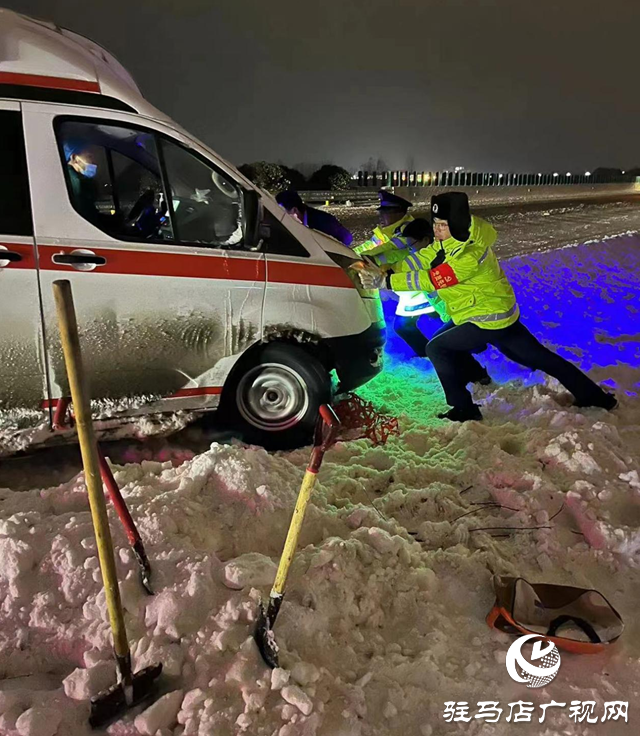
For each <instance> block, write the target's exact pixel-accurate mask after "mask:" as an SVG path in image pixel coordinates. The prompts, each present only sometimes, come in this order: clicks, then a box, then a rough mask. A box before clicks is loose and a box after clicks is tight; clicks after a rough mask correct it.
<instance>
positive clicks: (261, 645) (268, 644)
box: [253, 606, 280, 670]
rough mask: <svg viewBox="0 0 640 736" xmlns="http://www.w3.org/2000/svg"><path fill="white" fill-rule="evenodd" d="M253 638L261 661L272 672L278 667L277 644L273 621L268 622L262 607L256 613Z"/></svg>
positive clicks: (266, 613)
mask: <svg viewBox="0 0 640 736" xmlns="http://www.w3.org/2000/svg"><path fill="white" fill-rule="evenodd" d="M253 638H254V639H255V642H256V644H257V645H258V649H259V650H260V654H261V655H262V659H264V661H265V662H266V664H267V665H268V666H269V667H271V669H272V670H274V669H276V667H279V666H280V665H279V664H278V654H279V651H280V650H279V649H278V644H277V642H276V637H275V634H274V633H273V620H270V617H269V613H268V611H267V610H265V607H264V606H260V612H259V613H258V623H257V624H256V630H255V632H254V635H253Z"/></svg>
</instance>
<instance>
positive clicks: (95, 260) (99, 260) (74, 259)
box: [51, 250, 107, 271]
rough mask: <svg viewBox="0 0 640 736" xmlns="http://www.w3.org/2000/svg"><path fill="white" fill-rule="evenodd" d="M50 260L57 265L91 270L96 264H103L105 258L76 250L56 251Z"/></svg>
mask: <svg viewBox="0 0 640 736" xmlns="http://www.w3.org/2000/svg"><path fill="white" fill-rule="evenodd" d="M51 260H52V261H53V262H54V263H55V264H56V265H57V266H71V267H72V268H75V269H76V270H78V271H93V269H94V268H96V266H104V265H105V263H106V262H107V259H106V258H103V257H102V256H97V255H96V254H95V253H91V252H90V251H83V250H76V251H73V252H72V253H56V254H55V255H53V256H52V257H51Z"/></svg>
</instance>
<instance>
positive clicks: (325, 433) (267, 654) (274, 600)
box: [254, 404, 340, 668]
mask: <svg viewBox="0 0 640 736" xmlns="http://www.w3.org/2000/svg"><path fill="white" fill-rule="evenodd" d="M339 428H340V420H339V419H338V417H337V416H336V413H335V412H334V410H333V409H332V408H331V407H330V406H329V405H328V404H322V406H321V407H320V414H319V416H318V422H317V424H316V430H315V436H314V440H313V450H312V451H311V459H310V460H309V465H308V466H307V471H306V473H305V474H304V478H303V479H302V485H301V486H300V491H299V492H298V500H297V501H296V507H295V509H294V510H293V516H292V517H291V522H290V524H289V531H288V532H287V538H286V540H285V543H284V549H283V550H282V556H281V557H280V564H279V565H278V572H277V573H276V579H275V582H274V584H273V588H272V589H271V595H270V596H269V604H268V605H267V607H266V609H265V607H264V606H260V613H259V614H258V623H257V626H256V630H255V633H254V639H255V641H256V644H257V645H258V649H259V650H260V654H262V658H263V659H264V661H265V662H266V663H267V664H268V665H269V667H271V668H276V667H278V645H277V643H276V640H275V635H274V633H273V626H274V624H275V621H276V618H277V616H278V611H279V610H280V606H281V605H282V600H283V598H284V589H285V585H286V582H287V575H288V573H289V568H290V567H291V562H292V561H293V555H294V554H295V551H296V546H297V544H298V537H299V536H300V529H301V528H302V522H303V521H304V514H305V511H306V510H307V504H308V503H309V499H310V498H311V493H312V491H313V487H314V486H315V484H316V478H317V476H318V471H319V470H320V466H321V465H322V460H323V458H324V454H325V452H326V451H327V450H328V449H329V448H330V447H331V445H332V444H333V443H334V442H335V440H336V435H337V433H338V429H339Z"/></svg>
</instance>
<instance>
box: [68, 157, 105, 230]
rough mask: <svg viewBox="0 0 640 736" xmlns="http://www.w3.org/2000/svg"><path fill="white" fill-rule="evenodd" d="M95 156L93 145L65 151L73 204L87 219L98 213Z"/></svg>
mask: <svg viewBox="0 0 640 736" xmlns="http://www.w3.org/2000/svg"><path fill="white" fill-rule="evenodd" d="M97 158H98V157H97V150H96V147H95V146H90V145H86V146H82V147H79V148H76V149H75V150H74V149H71V150H68V152H67V169H68V175H69V184H70V187H71V197H72V200H73V205H74V207H75V208H76V209H77V210H78V211H79V212H80V214H81V215H82V216H83V217H86V218H87V219H88V220H91V219H95V217H96V216H97V215H99V214H100V212H99V211H98V208H97V206H96V203H97V189H96V184H95V180H94V179H95V176H96V174H97V173H98V164H97Z"/></svg>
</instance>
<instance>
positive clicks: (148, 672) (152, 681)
mask: <svg viewBox="0 0 640 736" xmlns="http://www.w3.org/2000/svg"><path fill="white" fill-rule="evenodd" d="M161 672H162V663H158V664H152V665H151V666H149V667H145V668H144V669H143V670H140V672H136V673H135V674H134V675H133V678H132V681H131V686H130V688H127V687H126V686H125V684H124V683H123V682H117V683H116V684H115V685H112V686H111V687H110V688H109V689H108V690H104V691H103V692H101V693H98V695H95V696H94V697H93V698H91V715H90V716H89V725H90V726H91V727H92V728H97V727H98V726H103V725H104V724H106V723H110V722H111V721H115V720H116V719H118V718H120V717H121V716H122V715H123V714H124V713H125V711H126V710H127V709H128V708H133V707H134V706H136V705H139V704H140V703H143V702H145V701H147V700H151V699H153V698H154V697H155V696H156V693H157V691H158V688H157V686H156V685H157V680H158V677H160V673H161ZM129 689H130V692H129V693H127V690H129Z"/></svg>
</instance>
